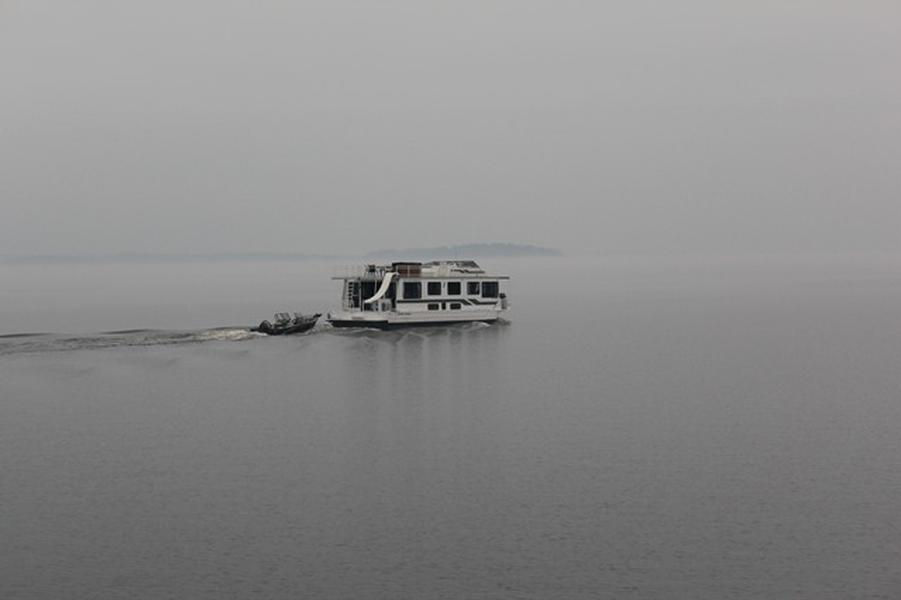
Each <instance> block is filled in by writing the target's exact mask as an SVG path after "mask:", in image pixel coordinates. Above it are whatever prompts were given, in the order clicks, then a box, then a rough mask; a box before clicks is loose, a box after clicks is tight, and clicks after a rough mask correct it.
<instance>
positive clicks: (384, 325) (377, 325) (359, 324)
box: [329, 318, 497, 330]
mask: <svg viewBox="0 0 901 600" xmlns="http://www.w3.org/2000/svg"><path fill="white" fill-rule="evenodd" d="M495 321H497V319H496V318H495V319H471V320H467V321H428V322H423V321H417V322H411V323H389V322H387V321H370V322H368V323H367V322H365V321H329V323H331V324H332V327H342V328H345V327H356V328H358V329H363V328H368V329H382V330H389V329H407V328H408V327H445V326H447V325H465V324H467V323H494V322H495Z"/></svg>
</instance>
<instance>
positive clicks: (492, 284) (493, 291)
mask: <svg viewBox="0 0 901 600" xmlns="http://www.w3.org/2000/svg"><path fill="white" fill-rule="evenodd" d="M497 293H498V286H497V282H496V281H483V282H482V297H483V298H497Z"/></svg>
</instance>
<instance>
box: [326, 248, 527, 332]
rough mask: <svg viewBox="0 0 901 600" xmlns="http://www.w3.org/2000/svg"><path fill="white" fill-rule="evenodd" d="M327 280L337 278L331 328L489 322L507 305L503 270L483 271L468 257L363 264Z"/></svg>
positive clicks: (506, 278) (386, 327)
mask: <svg viewBox="0 0 901 600" xmlns="http://www.w3.org/2000/svg"><path fill="white" fill-rule="evenodd" d="M332 279H335V280H339V281H342V282H343V285H342V288H341V290H342V291H341V310H340V311H337V312H330V313H329V314H328V317H327V319H328V322H329V323H331V324H332V325H333V326H335V327H375V328H378V329H394V328H398V327H409V326H413V325H446V324H452V323H466V322H472V321H483V322H493V321H497V320H498V318H500V316H501V314H502V313H503V312H504V311H506V310H508V308H509V305H508V302H507V294H506V293H505V292H504V291H503V290H502V284H503V282H505V281H507V280H508V279H510V278H509V277H507V276H505V275H489V274H487V273H485V271H484V270H483V269H482V268H481V267H480V266H479V265H478V264H476V263H475V262H474V261H471V260H447V261H436V262H427V263H421V262H395V263H391V264H390V265H365V266H363V267H358V268H354V269H353V270H352V271H351V272H347V273H344V274H342V275H340V276H337V277H333V278H332Z"/></svg>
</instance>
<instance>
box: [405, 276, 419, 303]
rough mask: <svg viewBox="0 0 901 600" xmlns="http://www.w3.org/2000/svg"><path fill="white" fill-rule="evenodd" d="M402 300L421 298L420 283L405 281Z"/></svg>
mask: <svg viewBox="0 0 901 600" xmlns="http://www.w3.org/2000/svg"><path fill="white" fill-rule="evenodd" d="M404 298H406V299H407V300H410V299H416V298H422V283H420V282H419V281H405V282H404Z"/></svg>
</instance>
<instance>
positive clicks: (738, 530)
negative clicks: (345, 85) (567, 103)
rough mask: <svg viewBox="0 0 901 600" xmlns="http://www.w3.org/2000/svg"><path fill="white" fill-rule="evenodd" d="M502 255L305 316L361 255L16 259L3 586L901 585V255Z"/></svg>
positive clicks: (661, 593)
mask: <svg viewBox="0 0 901 600" xmlns="http://www.w3.org/2000/svg"><path fill="white" fill-rule="evenodd" d="M485 266H486V267H488V268H489V269H490V270H492V271H499V272H507V273H510V274H511V275H513V280H512V282H511V287H510V298H511V301H512V302H513V307H514V308H513V311H512V312H511V314H510V319H509V323H506V324H497V325H490V326H487V325H469V326H460V327H450V328H437V329H422V330H411V331H400V332H374V331H340V332H339V331H332V330H329V329H328V328H327V327H325V326H319V327H318V328H317V329H316V330H315V331H314V332H312V333H310V334H308V335H303V336H298V337H290V338H266V337H260V336H254V335H251V334H247V332H246V331H242V330H240V329H239V328H238V327H236V326H237V325H241V324H249V323H252V322H254V321H256V320H258V319H260V318H262V317H264V316H266V315H268V313H269V312H272V311H273V310H277V309H304V310H307V311H313V310H322V309H326V308H328V307H329V306H334V303H335V302H337V300H338V296H339V290H338V288H337V287H336V285H335V284H334V283H333V282H330V281H329V280H328V279H327V276H328V274H329V273H330V271H331V269H332V268H333V265H332V264H326V263H315V262H299V263H258V264H250V263H246V262H240V263H234V264H229V265H225V264H221V265H220V264H214V265H210V264H206V263H191V264H183V265H172V264H169V265H121V264H106V265H81V266H78V267H76V268H75V270H71V271H70V270H69V269H71V268H72V267H64V268H63V267H60V271H55V270H53V269H50V268H48V267H46V266H34V265H15V266H9V265H7V266H0V275H2V280H3V281H4V283H5V287H4V296H3V302H2V303H0V305H2V306H3V311H2V312H0V332H5V333H14V332H26V331H31V332H34V331H44V332H48V335H42V336H19V337H3V338H0V473H2V485H0V538H2V539H3V540H4V543H3V545H2V549H0V596H2V597H4V598H29V599H30V598H57V597H67V598H97V597H142V598H161V597H191V598H222V597H241V598H246V597H265V598H296V597H298V596H302V597H307V598H359V597H366V598H399V597H401V598H403V597H409V598H461V597H462V598H511V597H515V598H536V599H539V598H548V597H565V598H672V597H680V598H710V599H722V598H784V597H793V598H805V599H806V598H809V599H811V600H813V599H817V600H819V599H823V598H835V599H839V598H841V599H844V598H849V597H853V598H890V597H895V596H897V594H898V593H899V592H901V570H899V567H898V565H899V564H901V551H899V544H898V540H899V533H901V532H899V530H898V522H897V515H898V514H899V512H901V500H899V499H901V471H899V469H898V468H897V467H898V465H899V464H901V443H899V439H901V438H899V436H898V434H897V432H898V431H899V429H901V404H899V403H898V398H899V397H901V364H899V357H901V313H899V308H898V307H899V306H901V275H899V266H901V265H899V263H898V261H897V260H883V261H881V262H878V263H877V262H875V261H866V262H863V261H844V262H837V261H835V260H809V259H806V260H804V261H794V262H786V261H784V260H782V261H778V262H768V261H747V260H717V261H703V262H699V261H681V260H671V261H659V260H600V259H592V260H579V261H576V260H569V259H529V260H506V261H491V262H489V263H486V264H485ZM63 271H65V272H68V273H69V276H68V278H66V277H64V276H63V275H62V274H61V273H62V272H63ZM41 275H52V276H49V277H47V279H43V278H42V277H41ZM51 282H53V283H51ZM264 282H275V283H273V284H272V285H264ZM67 299H68V300H67ZM10 307H12V308H10ZM136 328H140V330H139V331H122V330H126V329H136ZM113 330H115V331H116V332H115V333H107V334H103V333H98V332H103V331H107V332H109V331H113Z"/></svg>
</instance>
